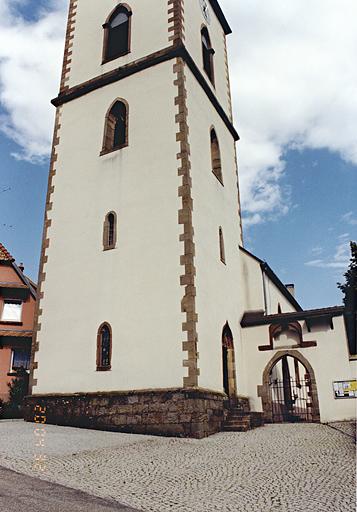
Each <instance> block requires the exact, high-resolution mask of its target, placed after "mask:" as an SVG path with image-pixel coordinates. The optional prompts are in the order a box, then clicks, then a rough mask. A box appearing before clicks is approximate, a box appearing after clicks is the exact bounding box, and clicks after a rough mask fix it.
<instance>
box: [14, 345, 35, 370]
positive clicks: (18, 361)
mask: <svg viewBox="0 0 357 512" xmlns="http://www.w3.org/2000/svg"><path fill="white" fill-rule="evenodd" d="M21 368H23V369H24V370H29V369H30V352H29V351H28V350H21V349H17V348H15V349H14V350H13V351H12V363H11V369H10V372H11V373H15V372H17V371H18V370H20V369H21Z"/></svg>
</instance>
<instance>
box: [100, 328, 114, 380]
mask: <svg viewBox="0 0 357 512" xmlns="http://www.w3.org/2000/svg"><path fill="white" fill-rule="evenodd" d="M111 359H112V329H111V327H110V325H109V324H107V323H104V324H102V325H101V326H100V327H99V329H98V335H97V371H98V372H104V371H109V370H110V369H111Z"/></svg>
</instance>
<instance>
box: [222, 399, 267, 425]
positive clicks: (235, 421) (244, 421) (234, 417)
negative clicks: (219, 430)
mask: <svg viewBox="0 0 357 512" xmlns="http://www.w3.org/2000/svg"><path fill="white" fill-rule="evenodd" d="M226 409H227V416H226V419H225V422H224V424H223V430H224V431H225V432H247V431H248V430H251V429H253V428H257V427H262V426H263V425H264V420H263V413H262V412H253V411H251V410H250V405H249V399H248V398H240V397H238V398H237V399H236V400H234V401H230V402H229V403H227V405H226Z"/></svg>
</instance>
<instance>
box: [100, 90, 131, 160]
mask: <svg viewBox="0 0 357 512" xmlns="http://www.w3.org/2000/svg"><path fill="white" fill-rule="evenodd" d="M127 145H128V106H127V104H126V102H124V101H123V100H117V101H116V102H115V103H114V104H113V105H112V107H111V108H110V110H109V112H108V114H107V116H106V120H105V130H104V142H103V149H102V152H101V154H105V153H109V152H110V151H115V150H117V149H121V148H124V147H125V146H127Z"/></svg>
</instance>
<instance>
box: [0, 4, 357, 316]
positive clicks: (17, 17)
mask: <svg viewBox="0 0 357 512" xmlns="http://www.w3.org/2000/svg"><path fill="white" fill-rule="evenodd" d="M267 4H269V5H267ZM294 4H295V5H292V3H286V2H284V3H282V2H281V0H271V2H269V3H265V4H263V5H262V4H261V2H259V0H240V1H239V2H237V1H236V0H222V1H221V5H222V7H223V8H224V9H225V11H226V12H227V16H228V18H229V20H230V23H231V25H232V28H233V29H234V34H233V35H232V36H231V37H230V42H229V53H230V63H231V81H232V89H233V102H234V107H235V112H234V113H235V123H236V126H237V128H238V131H239V133H240V136H241V141H240V142H239V144H238V154H239V165H240V177H241V189H242V191H241V193H242V199H243V207H244V218H245V244H246V247H247V248H248V249H250V250H252V251H253V252H254V253H255V254H257V256H259V257H260V258H262V259H265V260H266V261H268V263H269V264H270V266H271V267H272V268H273V269H274V270H275V271H276V272H277V273H278V275H279V276H280V277H281V279H282V281H283V282H285V283H290V282H293V283H295V285H296V291H297V298H298V300H299V301H300V302H301V304H302V305H303V306H304V307H306V308H313V307H321V306H328V305H334V304H338V303H341V295H340V293H339V291H338V289H337V286H336V282H337V281H339V280H341V279H342V273H343V271H344V269H345V268H346V266H347V264H348V243H349V240H352V239H354V240H356V239H357V209H356V201H355V196H356V191H357V137H356V135H355V133H356V125H357V94H356V90H355V84H356V83H357V80H356V79H357V74H356V71H355V70H354V66H353V64H352V63H353V61H354V58H355V55H354V53H355V48H356V44H357V36H356V31H355V27H354V21H353V20H355V19H356V17H357V6H356V2H355V1H354V0H351V1H350V0H344V9H343V10H341V9H339V7H338V6H337V5H336V2H335V1H334V0H309V1H307V0H301V2H299V5H297V4H296V3H294ZM10 5H11V9H10ZM44 7H46V10H44ZM65 10H66V0H57V1H52V0H46V2H44V1H41V2H39V1H38V0H37V1H36V2H34V1H33V0H21V2H18V1H15V0H13V1H12V2H11V4H10V0H0V17H1V21H0V241H1V242H2V243H4V244H5V245H6V246H7V247H8V249H9V250H10V252H12V253H13V255H14V256H15V257H16V259H17V261H18V262H20V261H23V262H24V263H25V267H26V270H27V272H28V274H29V275H30V277H31V278H33V279H36V278H37V270H38V260H39V253H40V245H41V236H42V221H43V209H44V202H45V194H46V186H47V173H48V157H47V156H48V152H49V147H50V140H51V136H52V124H53V108H52V107H51V106H50V104H49V101H50V98H51V97H54V96H55V95H56V93H57V88H58V78H59V75H60V64H61V58H62V49H63V34H64V22H65ZM341 11H343V12H341ZM307 13H308V16H309V17H308V19H307V17H306V16H307ZM19 28H20V29H21V30H18V29H19ZM2 38H4V39H3V41H5V38H6V45H5V44H2ZM24 41H25V43H24ZM24 44H25V45H26V49H27V51H26V52H23V45H24Z"/></svg>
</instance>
